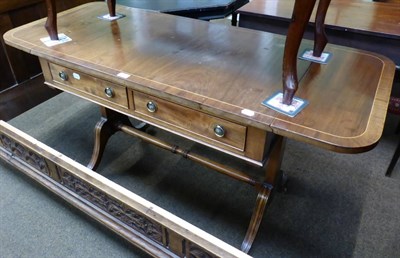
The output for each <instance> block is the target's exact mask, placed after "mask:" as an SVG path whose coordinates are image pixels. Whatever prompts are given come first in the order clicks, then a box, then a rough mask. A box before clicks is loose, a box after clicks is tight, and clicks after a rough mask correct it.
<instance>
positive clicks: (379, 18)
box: [237, 0, 400, 66]
mask: <svg viewBox="0 0 400 258" xmlns="http://www.w3.org/2000/svg"><path fill="white" fill-rule="evenodd" d="M294 2H295V0H253V1H251V2H250V3H248V4H246V5H245V6H243V7H242V8H240V9H238V10H237V14H239V15H240V19H239V26H240V27H245V28H250V29H257V30H262V31H268V32H272V33H277V34H282V35H286V33H287V31H288V27H289V24H290V21H291V15H292V8H293V5H294ZM311 17H312V18H311V20H313V17H315V13H313V14H312V16H311ZM399 24H400V4H398V3H381V2H372V1H362V0H332V1H331V4H330V6H329V10H328V13H327V16H326V19H325V31H326V33H327V35H328V39H329V42H330V43H332V44H338V45H343V46H348V47H353V48H358V49H363V50H367V51H372V52H375V53H379V54H382V55H385V56H387V57H389V58H391V59H392V60H393V61H394V62H395V63H396V65H397V66H400V47H399V46H400V28H399V26H400V25H399ZM313 31H314V24H313V23H312V22H311V23H310V24H309V26H308V28H307V30H306V33H305V38H308V39H312V38H313Z"/></svg>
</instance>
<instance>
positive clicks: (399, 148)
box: [385, 141, 400, 176]
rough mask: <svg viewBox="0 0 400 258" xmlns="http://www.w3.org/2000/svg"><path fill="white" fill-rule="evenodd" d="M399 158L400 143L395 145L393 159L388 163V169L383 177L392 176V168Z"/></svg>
mask: <svg viewBox="0 0 400 258" xmlns="http://www.w3.org/2000/svg"><path fill="white" fill-rule="evenodd" d="M399 157H400V141H399V143H398V144H397V148H396V151H395V152H394V155H393V158H392V160H391V161H390V164H389V167H388V169H387V171H386V174H385V176H390V175H391V174H392V171H393V169H394V167H395V166H396V163H397V161H398V160H399Z"/></svg>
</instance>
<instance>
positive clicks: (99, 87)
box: [49, 63, 128, 108]
mask: <svg viewBox="0 0 400 258" xmlns="http://www.w3.org/2000/svg"><path fill="white" fill-rule="evenodd" d="M49 68H50V73H51V76H52V79H53V82H57V83H59V84H61V85H63V86H67V88H66V90H67V91H68V90H70V89H71V90H77V91H80V92H84V93H86V94H88V95H89V98H92V97H95V98H97V99H99V98H100V99H101V100H102V101H106V102H111V103H113V104H116V105H118V106H121V107H124V108H128V97H127V90H126V88H125V87H123V86H119V85H116V84H113V83H110V82H107V81H104V80H100V79H97V78H95V77H92V76H90V75H87V74H84V73H81V72H77V71H74V70H72V69H69V68H65V67H62V66H59V65H56V64H51V63H49Z"/></svg>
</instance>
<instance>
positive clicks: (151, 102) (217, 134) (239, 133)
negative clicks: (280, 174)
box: [133, 92, 246, 151]
mask: <svg viewBox="0 0 400 258" xmlns="http://www.w3.org/2000/svg"><path fill="white" fill-rule="evenodd" d="M133 100H134V106H135V112H136V113H140V114H142V115H144V116H147V117H151V118H153V119H155V120H157V121H160V122H163V123H165V124H167V126H169V127H171V129H174V128H178V129H179V130H181V131H185V132H187V133H188V134H189V135H193V136H195V137H197V138H199V137H200V138H203V139H206V141H211V142H217V143H220V144H222V145H224V146H229V147H231V148H235V149H237V150H239V151H244V148H245V142H246V127H245V126H242V125H238V124H235V123H232V122H230V121H226V120H223V119H220V118H217V117H214V116H211V115H208V114H205V113H203V112H200V111H197V110H194V109H191V108H187V107H184V106H181V105H179V104H175V103H171V102H169V101H166V100H162V99H159V98H156V97H153V96H150V95H147V94H143V93H139V92H134V93H133Z"/></svg>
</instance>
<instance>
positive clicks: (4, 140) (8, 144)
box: [0, 134, 50, 176]
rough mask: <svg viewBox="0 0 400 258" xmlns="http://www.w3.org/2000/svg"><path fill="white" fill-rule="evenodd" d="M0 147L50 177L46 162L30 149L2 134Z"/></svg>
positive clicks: (0, 135)
mask: <svg viewBox="0 0 400 258" xmlns="http://www.w3.org/2000/svg"><path fill="white" fill-rule="evenodd" d="M0 146H2V147H3V148H4V149H6V150H7V151H8V152H10V153H11V155H13V156H15V157H17V158H19V159H22V160H23V161H24V162H26V163H27V164H29V165H30V166H32V167H34V168H35V169H37V170H39V171H40V172H42V173H44V174H46V175H48V176H49V175H50V172H49V168H48V166H47V163H46V160H45V159H44V158H43V157H41V156H39V155H37V154H36V153H34V152H33V151H31V150H30V149H27V148H26V147H24V146H22V145H21V144H19V143H18V142H16V141H14V140H13V139H11V138H9V137H7V136H5V135H3V134H0Z"/></svg>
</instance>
